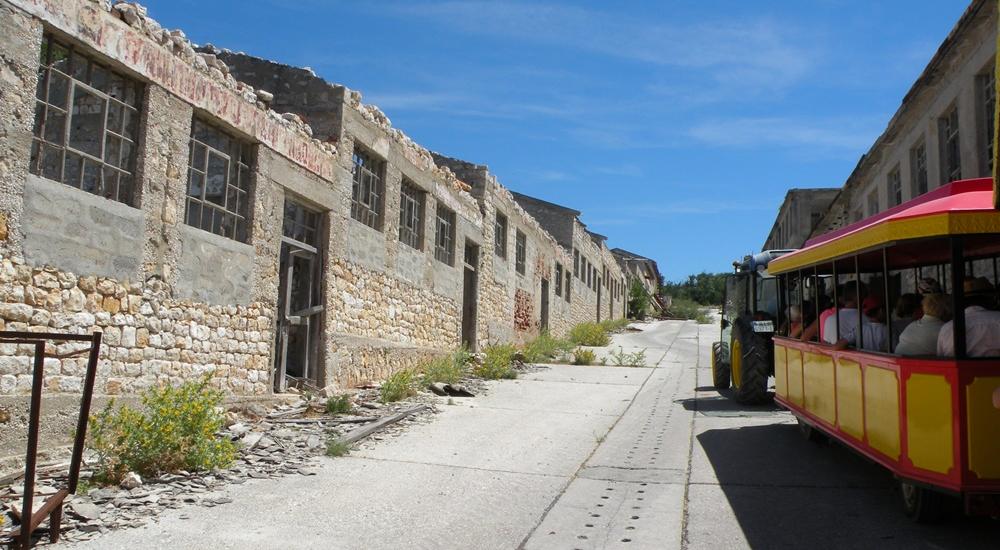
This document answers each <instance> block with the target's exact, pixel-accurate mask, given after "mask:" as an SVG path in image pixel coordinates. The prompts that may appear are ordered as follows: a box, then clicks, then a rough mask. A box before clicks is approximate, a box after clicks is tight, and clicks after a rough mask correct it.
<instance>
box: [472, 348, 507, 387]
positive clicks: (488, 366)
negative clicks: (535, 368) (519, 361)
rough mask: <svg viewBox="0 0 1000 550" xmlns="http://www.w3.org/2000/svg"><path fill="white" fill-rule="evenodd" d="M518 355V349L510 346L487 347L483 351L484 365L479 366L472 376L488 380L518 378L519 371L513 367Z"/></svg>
mask: <svg viewBox="0 0 1000 550" xmlns="http://www.w3.org/2000/svg"><path fill="white" fill-rule="evenodd" d="M516 353H517V348H515V347H514V346H512V345H510V344H499V345H494V346H487V347H486V349H484V350H483V354H484V356H485V357H484V359H483V364H482V365H477V366H476V368H475V369H473V371H472V374H475V375H476V376H478V377H480V378H484V379H486V380H500V379H512V378H517V371H515V370H514V368H513V365H512V364H513V362H514V354H516Z"/></svg>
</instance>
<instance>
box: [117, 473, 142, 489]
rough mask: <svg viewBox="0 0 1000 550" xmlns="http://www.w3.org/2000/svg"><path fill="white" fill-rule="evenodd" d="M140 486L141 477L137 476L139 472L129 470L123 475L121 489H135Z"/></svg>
mask: <svg viewBox="0 0 1000 550" xmlns="http://www.w3.org/2000/svg"><path fill="white" fill-rule="evenodd" d="M141 486H142V478H141V477H139V474H137V473H135V472H129V473H127V474H125V477H124V478H123V479H122V482H121V488H122V489H135V488H137V487H141Z"/></svg>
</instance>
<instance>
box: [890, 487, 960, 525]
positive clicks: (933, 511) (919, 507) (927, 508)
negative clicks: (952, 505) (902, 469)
mask: <svg viewBox="0 0 1000 550" xmlns="http://www.w3.org/2000/svg"><path fill="white" fill-rule="evenodd" d="M899 493H900V496H901V498H902V502H903V513H905V514H906V517H908V518H910V519H911V520H913V521H915V522H916V523H937V522H939V521H941V520H942V519H944V517H945V515H946V512H947V510H948V502H949V498H948V497H947V496H946V495H944V494H942V493H939V492H938V491H934V490H932V489H927V488H925V487H921V486H920V485H915V484H913V483H910V482H909V481H905V480H899Z"/></svg>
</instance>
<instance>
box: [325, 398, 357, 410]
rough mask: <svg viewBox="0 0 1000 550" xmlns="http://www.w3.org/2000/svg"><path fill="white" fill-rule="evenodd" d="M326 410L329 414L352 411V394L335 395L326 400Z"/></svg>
mask: <svg viewBox="0 0 1000 550" xmlns="http://www.w3.org/2000/svg"><path fill="white" fill-rule="evenodd" d="M326 412H327V413H329V414H343V413H348V412H351V396H349V395H346V394H345V395H334V396H332V397H330V398H329V399H327V400H326Z"/></svg>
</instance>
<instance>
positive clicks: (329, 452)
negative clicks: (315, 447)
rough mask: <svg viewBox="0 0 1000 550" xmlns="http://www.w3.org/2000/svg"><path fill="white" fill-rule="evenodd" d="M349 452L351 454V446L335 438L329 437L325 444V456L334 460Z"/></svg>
mask: <svg viewBox="0 0 1000 550" xmlns="http://www.w3.org/2000/svg"><path fill="white" fill-rule="evenodd" d="M349 452H351V446H350V445H349V444H347V443H344V442H343V441H341V440H339V439H337V438H336V437H331V438H330V439H329V440H328V441H327V442H326V456H331V457H334V458H336V457H338V456H344V455H346V454H347V453H349Z"/></svg>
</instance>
